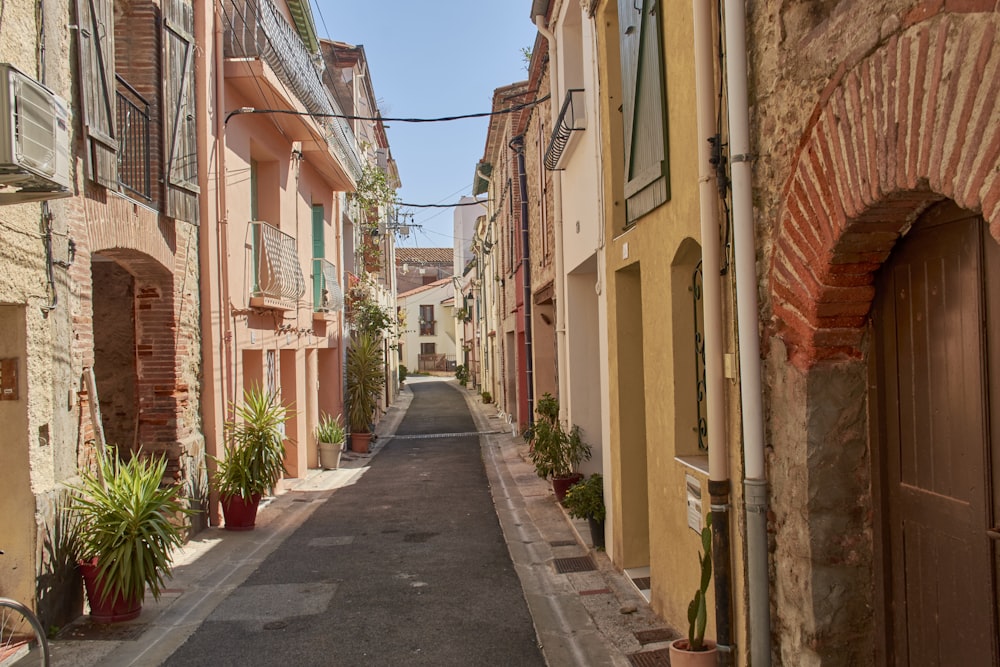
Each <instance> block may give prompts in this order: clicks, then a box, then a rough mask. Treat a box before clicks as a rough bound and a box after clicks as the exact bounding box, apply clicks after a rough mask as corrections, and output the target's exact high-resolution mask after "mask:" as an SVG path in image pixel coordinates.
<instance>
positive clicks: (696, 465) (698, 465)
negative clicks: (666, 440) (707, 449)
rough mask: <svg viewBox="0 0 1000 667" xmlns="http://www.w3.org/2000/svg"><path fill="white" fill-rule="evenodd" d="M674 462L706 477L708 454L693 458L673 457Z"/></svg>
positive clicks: (697, 455)
mask: <svg viewBox="0 0 1000 667" xmlns="http://www.w3.org/2000/svg"><path fill="white" fill-rule="evenodd" d="M674 460H675V461H677V462H678V463H680V464H681V465H683V466H686V467H688V468H691V469H692V470H694V471H695V472H700V473H701V474H703V475H705V476H706V477H707V476H708V454H695V455H693V456H675V457H674Z"/></svg>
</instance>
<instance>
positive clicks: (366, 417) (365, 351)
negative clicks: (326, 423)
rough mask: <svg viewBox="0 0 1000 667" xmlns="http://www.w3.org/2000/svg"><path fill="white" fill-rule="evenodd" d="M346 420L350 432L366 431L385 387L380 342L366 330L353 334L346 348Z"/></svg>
mask: <svg viewBox="0 0 1000 667" xmlns="http://www.w3.org/2000/svg"><path fill="white" fill-rule="evenodd" d="M346 375H347V422H348V424H349V425H350V427H351V433H368V432H369V430H370V427H371V422H372V416H373V415H374V413H375V407H376V406H377V397H378V393H379V391H381V390H382V387H383V386H385V375H384V374H383V364H382V345H381V341H380V340H379V339H378V338H376V337H375V336H373V335H372V334H370V333H364V332H362V333H359V334H357V335H355V336H354V339H353V340H352V341H351V346H350V347H349V348H347V367H346Z"/></svg>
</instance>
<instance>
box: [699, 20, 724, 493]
mask: <svg viewBox="0 0 1000 667" xmlns="http://www.w3.org/2000/svg"><path fill="white" fill-rule="evenodd" d="M712 50H713V49H712V9H711V2H706V0H694V71H695V100H696V110H697V121H698V196H699V205H700V210H701V262H702V265H701V266H702V286H703V290H702V292H703V294H704V297H703V301H702V309H703V311H704V317H705V392H706V394H707V397H708V406H707V409H708V477H709V479H712V480H717V481H723V480H727V479H729V460H728V454H727V447H726V442H727V438H726V412H725V404H726V396H725V380H724V373H723V368H724V364H723V351H722V349H723V345H722V332H723V331H725V325H724V324H723V319H722V275H721V270H722V266H721V264H722V258H721V254H722V253H721V242H720V241H719V191H718V188H717V187H716V185H715V174H714V172H713V169H712V164H711V163H710V162H709V158H710V156H711V149H710V144H709V143H708V139H709V137H712V136H714V135H715V127H716V123H715V105H714V102H715V76H714V72H713V67H712V63H713V62H714V61H715V58H714V57H713V53H712Z"/></svg>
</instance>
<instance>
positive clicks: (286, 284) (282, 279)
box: [250, 221, 306, 310]
mask: <svg viewBox="0 0 1000 667" xmlns="http://www.w3.org/2000/svg"><path fill="white" fill-rule="evenodd" d="M250 227H251V235H250V237H251V250H250V252H251V259H252V268H253V274H252V281H253V283H252V285H251V288H250V305H251V306H260V307H265V308H281V309H286V310H288V309H291V308H294V307H295V303H296V302H297V301H298V300H299V299H301V298H302V297H303V296H304V295H305V293H306V281H305V278H304V277H303V275H302V267H301V266H300V265H299V254H298V248H297V247H296V243H295V237H294V236H290V235H289V234H286V233H284V232H283V231H281V230H280V229H278V228H277V227H275V226H274V225H270V224H268V223H266V222H261V221H253V222H251V223H250Z"/></svg>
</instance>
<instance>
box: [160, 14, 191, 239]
mask: <svg viewBox="0 0 1000 667" xmlns="http://www.w3.org/2000/svg"><path fill="white" fill-rule="evenodd" d="M163 107H164V114H163V116H164V117H163V137H164V142H165V146H164V155H165V156H166V161H165V165H164V174H165V176H166V178H165V181H166V192H165V195H166V208H165V212H166V214H167V215H169V216H170V217H172V218H176V219H178V220H186V221H188V222H194V223H197V222H198V192H199V189H198V142H197V134H196V128H195V100H194V10H193V8H192V6H191V4H190V2H185V0H164V3H163Z"/></svg>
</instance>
